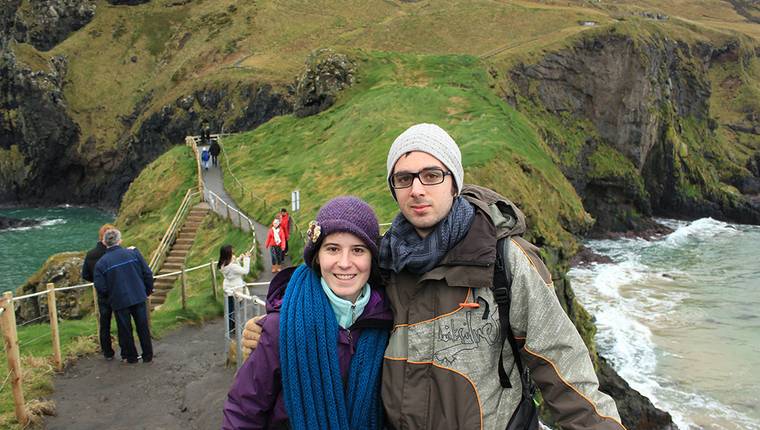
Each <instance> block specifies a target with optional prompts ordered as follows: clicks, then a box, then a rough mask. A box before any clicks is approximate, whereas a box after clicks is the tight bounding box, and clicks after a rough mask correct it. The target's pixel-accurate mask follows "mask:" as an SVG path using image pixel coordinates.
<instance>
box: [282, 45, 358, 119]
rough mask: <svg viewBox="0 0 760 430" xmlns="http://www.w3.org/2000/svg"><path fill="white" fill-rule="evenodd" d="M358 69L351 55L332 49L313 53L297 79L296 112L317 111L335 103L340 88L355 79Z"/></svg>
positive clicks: (310, 112) (313, 112) (301, 113)
mask: <svg viewBox="0 0 760 430" xmlns="http://www.w3.org/2000/svg"><path fill="white" fill-rule="evenodd" d="M355 71H356V64H354V62H353V61H352V60H351V59H349V58H348V57H347V56H345V55H343V54H338V53H336V52H335V51H333V50H331V49H319V50H317V51H315V52H313V53H312V54H311V55H309V57H308V58H307V59H306V70H304V72H303V73H301V75H300V76H299V77H298V79H297V83H296V102H295V114H296V116H298V117H305V116H309V115H314V114H317V113H319V112H322V111H323V110H325V109H327V108H329V107H330V106H332V104H333V103H334V102H335V97H336V95H337V94H338V92H339V91H341V90H343V89H344V88H347V87H350V86H351V85H352V84H353V83H354V74H355Z"/></svg>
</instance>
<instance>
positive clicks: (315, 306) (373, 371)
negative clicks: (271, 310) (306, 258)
mask: <svg viewBox="0 0 760 430" xmlns="http://www.w3.org/2000/svg"><path fill="white" fill-rule="evenodd" d="M387 343H388V330H383V329H371V328H365V329H362V331H361V337H360V338H359V342H358V345H357V347H356V352H355V353H354V356H353V358H352V359H351V368H350V370H349V376H348V384H347V385H346V389H344V385H343V380H342V378H341V374H340V365H339V362H338V322H337V320H336V318H335V314H334V313H333V310H332V307H331V306H330V302H329V301H328V300H327V297H326V296H325V293H324V291H322V287H321V286H320V281H319V277H318V276H317V275H316V273H314V271H313V270H311V269H310V268H309V267H307V266H306V265H304V264H301V265H300V266H299V267H298V268H297V269H296V271H295V272H294V273H293V276H292V277H291V278H290V282H288V286H287V289H286V290H285V297H284V299H283V302H282V309H281V310H280V365H281V368H282V389H283V393H284V396H285V409H286V411H287V413H288V418H289V420H290V427H291V428H293V429H296V430H301V429H331V430H349V429H360V428H361V429H380V428H382V417H383V415H382V414H383V412H382V403H381V402H380V368H381V365H382V360H383V352H384V351H385V346H386V345H387Z"/></svg>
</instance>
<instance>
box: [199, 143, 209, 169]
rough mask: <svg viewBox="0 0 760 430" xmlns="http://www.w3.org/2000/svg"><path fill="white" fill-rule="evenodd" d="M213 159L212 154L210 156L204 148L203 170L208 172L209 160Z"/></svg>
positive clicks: (202, 156)
mask: <svg viewBox="0 0 760 430" xmlns="http://www.w3.org/2000/svg"><path fill="white" fill-rule="evenodd" d="M209 158H211V154H209V151H208V148H203V151H201V162H202V164H203V168H204V169H206V170H208V160H209Z"/></svg>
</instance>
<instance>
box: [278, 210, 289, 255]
mask: <svg viewBox="0 0 760 430" xmlns="http://www.w3.org/2000/svg"><path fill="white" fill-rule="evenodd" d="M280 226H282V229H283V230H284V231H285V251H284V252H283V254H282V255H283V257H284V256H286V255H288V242H289V241H290V214H288V210H287V209H285V208H282V209H280Z"/></svg>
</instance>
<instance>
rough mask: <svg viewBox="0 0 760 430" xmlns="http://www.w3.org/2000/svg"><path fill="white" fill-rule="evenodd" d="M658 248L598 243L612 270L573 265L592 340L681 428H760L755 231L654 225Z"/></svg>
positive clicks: (759, 236) (759, 267)
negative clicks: (658, 228) (663, 231)
mask: <svg viewBox="0 0 760 430" xmlns="http://www.w3.org/2000/svg"><path fill="white" fill-rule="evenodd" d="M660 221H661V222H663V223H664V224H666V225H669V226H670V227H671V228H673V229H674V230H675V231H674V232H673V233H672V234H670V235H668V236H666V237H665V238H663V239H661V240H657V241H651V242H649V241H645V240H640V239H620V240H596V241H589V242H587V243H586V246H588V247H590V248H592V249H593V250H594V251H596V252H597V253H600V254H604V255H608V256H610V257H611V258H612V259H613V263H611V264H598V265H594V266H591V267H589V268H584V269H581V268H575V269H573V270H571V272H570V276H571V279H572V281H573V288H574V289H575V292H576V294H577V296H578V299H579V300H580V301H581V302H582V303H583V304H584V306H585V307H586V309H587V310H589V311H590V312H591V313H592V314H593V315H594V317H595V318H596V323H597V327H598V329H599V330H598V332H597V338H596V340H597V343H598V345H599V348H600V351H601V352H602V354H603V355H604V356H605V357H608V358H609V359H610V361H611V362H612V364H613V367H614V368H615V369H616V370H617V371H618V372H619V373H620V374H621V376H623V377H624V378H625V379H626V381H628V382H629V383H630V384H631V386H632V387H633V388H635V389H637V390H638V391H640V392H641V393H642V394H644V395H646V396H647V397H649V398H650V399H651V400H652V402H653V403H654V404H655V405H656V406H658V407H659V408H661V409H663V410H666V411H668V412H670V413H671V414H672V415H673V418H674V421H675V422H676V424H677V425H678V427H679V428H681V429H688V430H693V429H694V430H695V429H715V430H719V429H720V430H734V429H736V430H739V429H743V430H744V429H751V430H758V429H760V402H758V400H757V398H758V391H760V371H759V369H760V227H758V226H748V225H737V224H727V223H723V222H720V221H716V220H713V219H710V218H705V219H700V220H696V221H693V222H683V221H673V220H660Z"/></svg>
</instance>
